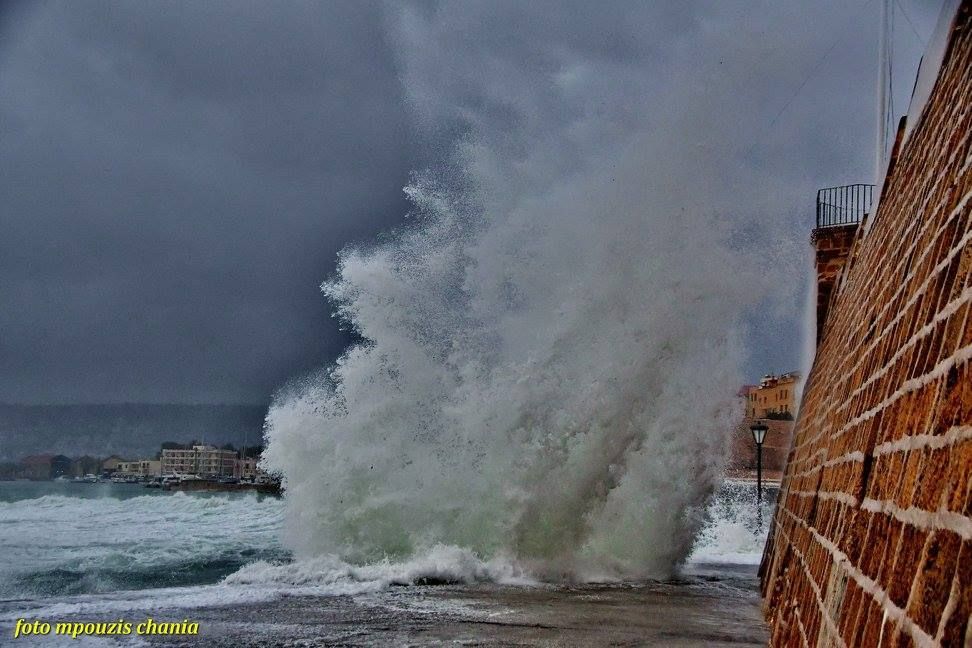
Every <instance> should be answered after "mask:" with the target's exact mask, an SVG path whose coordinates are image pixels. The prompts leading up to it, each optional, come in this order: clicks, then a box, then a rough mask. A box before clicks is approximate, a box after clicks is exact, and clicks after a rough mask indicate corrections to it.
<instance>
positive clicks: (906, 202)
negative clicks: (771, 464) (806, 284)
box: [761, 0, 972, 646]
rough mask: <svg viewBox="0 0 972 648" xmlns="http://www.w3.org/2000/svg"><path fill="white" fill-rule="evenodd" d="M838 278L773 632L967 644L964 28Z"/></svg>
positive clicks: (970, 280)
mask: <svg viewBox="0 0 972 648" xmlns="http://www.w3.org/2000/svg"><path fill="white" fill-rule="evenodd" d="M970 5H972V2H970V1H969V0H965V1H964V2H962V4H961V7H960V9H959V11H958V14H957V16H956V19H955V24H954V30H953V32H952V36H951V40H950V45H949V49H948V50H947V53H946V56H945V59H944V61H943V64H942V67H941V70H940V72H939V77H938V81H937V83H936V86H935V89H934V90H933V93H932V97H931V99H930V101H929V103H928V104H927V107H926V110H925V113H924V117H923V118H922V120H921V122H920V123H919V124H918V125H917V126H916V128H915V130H914V131H913V132H912V133H911V135H910V138H909V139H908V140H907V141H906V142H905V143H904V144H903V145H902V148H901V150H900V151H899V152H898V159H897V162H896V164H895V166H894V168H893V170H892V172H891V174H890V175H889V177H888V179H887V182H886V184H885V188H884V192H883V195H882V198H881V203H880V207H879V208H878V211H877V213H876V214H875V215H874V217H873V220H872V223H871V225H870V228H869V230H868V231H867V233H866V234H861V235H859V238H858V240H857V241H856V242H855V244H854V250H853V252H852V254H853V258H852V264H851V265H850V267H849V268H848V270H847V272H846V273H845V276H844V278H843V279H842V280H841V282H840V284H839V285H838V287H837V288H836V293H835V294H834V296H833V300H832V301H831V307H830V312H829V314H828V315H827V319H826V322H825V326H824V328H823V331H822V338H821V340H820V344H819V347H818V349H817V356H816V359H815V361H814V366H813V369H812V371H811V373H810V375H809V376H808V379H807V384H806V387H805V389H804V396H803V403H802V406H801V409H800V416H799V419H798V421H797V422H796V428H795V431H794V442H793V446H792V448H791V450H790V453H789V460H788V463H787V467H786V471H785V475H784V479H783V486H782V489H781V492H780V499H779V505H778V507H777V512H776V515H775V518H774V522H773V528H772V529H771V532H770V539H769V542H768V543H767V549H766V553H765V555H764V559H763V565H762V566H761V576H762V588H763V594H764V597H765V599H764V601H765V611H766V616H767V620H768V621H769V623H770V628H771V643H772V644H773V645H777V646H782V645H787V646H789V645H797V646H798V645H814V646H817V645H821V646H832V645H836V646H844V645H846V646H856V645H863V646H873V645H879V644H880V645H886V646H912V645H917V646H932V645H952V646H961V645H972V631H970V630H969V615H970V612H972V488H970V484H972V361H970V359H972V223H970V219H972V36H970V28H972V25H970V18H969V14H970Z"/></svg>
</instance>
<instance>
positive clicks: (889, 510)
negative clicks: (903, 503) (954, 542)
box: [861, 497, 972, 540]
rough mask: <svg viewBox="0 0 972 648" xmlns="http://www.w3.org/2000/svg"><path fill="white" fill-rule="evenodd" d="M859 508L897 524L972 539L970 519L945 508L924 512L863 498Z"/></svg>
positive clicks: (971, 522) (919, 509)
mask: <svg viewBox="0 0 972 648" xmlns="http://www.w3.org/2000/svg"><path fill="white" fill-rule="evenodd" d="M861 508H862V509H864V510H865V511H870V512H871V513H883V514H885V515H889V516H891V517H893V518H894V519H896V520H898V522H903V523H905V524H908V525H910V526H913V527H916V528H919V529H924V530H926V531H951V532H952V533H954V534H956V535H958V536H959V537H961V538H962V539H963V540H969V539H972V519H969V518H967V517H965V516H964V515H962V514H961V513H956V512H955V511H949V510H948V509H945V508H940V509H938V510H937V511H926V510H925V509H921V508H918V507H916V506H914V505H912V506H909V507H908V508H901V507H900V506H898V505H897V504H896V503H895V502H892V501H889V500H875V499H871V498H870V497H865V498H864V501H863V502H861Z"/></svg>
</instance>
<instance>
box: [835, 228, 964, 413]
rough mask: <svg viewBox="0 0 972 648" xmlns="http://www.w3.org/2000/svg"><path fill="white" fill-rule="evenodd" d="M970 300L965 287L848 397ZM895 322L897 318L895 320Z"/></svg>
mask: <svg viewBox="0 0 972 648" xmlns="http://www.w3.org/2000/svg"><path fill="white" fill-rule="evenodd" d="M968 236H972V230H969V235H968ZM953 256H954V255H951V256H949V257H948V261H949V262H950V261H951V259H952V258H953ZM943 263H944V262H943ZM939 265H941V264H939ZM946 267H948V264H945V266H944V267H942V268H941V270H939V269H938V267H937V266H936V268H935V270H933V271H932V274H931V275H929V279H930V278H932V277H936V276H938V275H939V274H940V273H941V271H942V270H944V269H945V268H946ZM916 297H917V295H916ZM970 299H972V286H967V287H966V288H965V289H964V290H963V291H962V292H961V293H959V296H958V297H956V298H955V299H953V300H952V301H950V302H949V303H948V304H946V305H945V307H944V308H942V309H941V310H940V311H938V312H937V313H935V317H933V318H932V319H931V321H929V322H928V323H927V324H925V325H924V326H922V327H921V328H920V329H918V330H917V331H916V332H915V334H914V335H912V336H911V338H909V339H908V341H907V342H905V343H904V344H903V345H901V346H900V347H898V350H897V351H895V353H894V355H892V356H891V358H890V359H889V360H888V361H887V363H885V365H884V366H883V367H881V368H880V369H878V370H877V371H875V372H873V373H872V374H871V375H870V376H869V377H868V379H867V380H865V381H864V382H863V383H861V385H860V386H859V387H857V389H855V390H854V391H853V392H852V393H851V395H850V397H851V398H855V397H856V396H857V395H858V394H859V393H861V391H863V390H865V389H867V388H868V387H869V386H871V384H872V383H873V382H874V381H875V380H878V379H879V378H883V377H884V375H885V374H886V373H887V372H888V371H889V370H890V369H891V368H892V367H893V366H894V363H896V362H897V361H898V360H899V359H900V358H901V356H903V355H904V354H905V353H906V352H907V351H908V350H909V349H911V347H913V346H914V345H915V344H916V343H917V342H918V341H919V340H921V339H922V338H924V337H925V336H926V335H928V334H929V333H931V332H932V331H934V330H935V327H936V326H938V324H940V323H941V322H942V320H945V319H948V318H949V317H951V316H952V315H953V314H955V312H956V311H958V309H959V308H961V307H962V306H964V305H965V304H966V303H967V302H968V301H969V300H970ZM914 301H915V300H914V299H912V301H911V302H909V303H908V304H906V305H905V307H904V308H903V309H902V311H901V312H900V313H899V314H898V316H899V317H900V316H901V315H902V314H903V313H904V311H905V310H906V309H908V308H911V306H912V305H913V302H914ZM895 321H897V318H895ZM886 330H887V329H885V331H886ZM883 336H884V333H882V337H883ZM849 402H850V401H844V403H843V404H841V405H840V407H838V408H837V411H838V412H839V411H841V410H843V409H844V408H846V406H847V405H848V403H849Z"/></svg>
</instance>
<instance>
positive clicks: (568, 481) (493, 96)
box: [264, 8, 767, 579]
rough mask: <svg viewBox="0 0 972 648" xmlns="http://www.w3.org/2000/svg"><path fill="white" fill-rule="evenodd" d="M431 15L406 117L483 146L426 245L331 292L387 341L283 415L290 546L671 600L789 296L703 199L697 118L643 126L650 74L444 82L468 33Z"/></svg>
mask: <svg viewBox="0 0 972 648" xmlns="http://www.w3.org/2000/svg"><path fill="white" fill-rule="evenodd" d="M442 11H443V12H448V11H449V10H448V9H446V8H443V9H442ZM406 13H407V14H408V15H405V16H404V17H402V19H401V21H400V24H399V26H398V28H397V29H399V32H398V34H397V39H398V42H399V45H400V47H401V49H402V59H403V69H404V72H403V79H404V81H405V86H406V91H407V93H408V95H409V97H410V99H411V100H412V104H413V106H414V107H415V110H416V113H417V114H418V115H419V117H420V118H421V121H422V122H423V123H424V124H426V125H427V124H429V123H435V122H437V121H443V122H445V123H444V124H443V129H444V130H448V131H450V132H453V131H455V132H460V133H461V135H460V136H459V139H458V141H457V143H456V145H455V147H454V148H453V149H451V151H450V152H449V154H448V155H447V156H446V161H445V162H446V163H445V164H443V165H439V166H433V167H432V168H431V169H430V170H428V171H426V172H422V173H417V174H416V176H415V178H414V180H413V182H412V183H411V184H410V185H409V186H408V187H407V188H406V193H407V195H408V196H409V198H410V199H411V201H412V204H413V210H412V212H411V213H410V214H409V219H408V221H407V222H408V225H407V226H405V227H403V228H402V229H401V230H400V231H398V232H396V233H394V234H393V235H390V236H388V237H387V238H386V239H385V240H384V241H383V242H381V243H379V244H376V245H374V246H372V247H357V248H348V249H346V250H345V251H344V252H343V253H342V254H341V257H340V260H339V266H338V271H337V273H336V275H335V276H334V277H333V278H332V279H330V280H328V281H327V282H326V283H325V284H324V286H323V290H324V293H325V295H326V296H327V298H328V299H329V300H330V301H331V303H333V304H334V306H335V307H336V310H337V314H338V316H339V317H340V318H341V320H342V321H343V322H344V323H346V325H348V326H350V327H353V328H354V329H355V331H356V332H357V333H358V334H359V335H360V337H361V339H362V340H363V341H362V342H361V343H360V344H357V345H355V346H353V347H352V348H350V349H349V350H348V351H347V352H346V353H345V354H344V355H343V356H342V357H341V358H340V360H338V361H337V362H336V363H335V364H334V365H333V366H331V367H327V368H325V369H323V370H321V371H320V372H319V373H318V374H316V375H314V376H310V377H306V378H303V379H301V380H298V381H295V382H294V383H293V384H291V385H289V386H288V387H286V388H284V389H282V390H281V391H280V393H279V394H277V396H276V398H275V400H274V402H273V404H272V406H271V408H270V411H269V413H268V417H267V425H266V431H267V448H266V450H265V454H264V457H265V463H266V465H267V466H268V467H269V468H271V469H274V470H279V471H282V472H283V474H284V475H285V477H286V486H287V491H286V502H287V521H286V533H285V538H286V542H287V543H288V544H289V546H291V547H292V548H293V550H294V551H295V553H296V555H297V556H298V557H299V558H302V559H305V558H308V559H309V558H313V557H315V556H328V555H333V556H336V557H339V559H340V560H342V561H347V562H349V563H352V564H368V563H376V562H380V561H385V560H392V561H407V560H408V559H410V558H412V557H414V556H418V555H422V554H423V553H425V552H428V551H429V550H430V549H431V548H432V547H436V546H452V547H456V548H461V549H462V550H463V551H469V552H472V554H474V555H475V556H477V557H478V558H479V559H481V560H484V561H489V560H492V559H494V558H496V557H499V556H503V557H508V558H509V559H510V560H512V561H514V562H515V563H516V564H517V565H518V566H519V568H521V569H523V570H525V572H527V573H529V574H532V575H533V576H535V577H538V578H545V579H561V578H569V579H589V578H608V577H645V576H654V577H664V576H667V575H668V574H670V573H671V571H672V569H673V568H674V566H675V565H676V564H677V563H678V562H679V561H680V560H683V559H684V558H685V557H686V556H687V555H688V553H689V551H690V549H691V546H692V542H693V537H694V535H695V532H696V530H697V529H698V528H699V526H700V524H701V523H702V518H703V514H702V512H703V510H704V507H705V504H706V502H707V498H708V497H709V496H710V495H711V493H712V492H713V490H714V488H715V487H716V486H717V484H718V483H719V480H720V478H721V472H722V466H723V462H724V458H725V452H726V448H727V446H728V444H727V443H726V434H727V433H728V430H730V429H731V424H730V423H731V421H732V419H733V417H734V416H736V415H737V414H738V412H737V411H736V403H735V402H734V394H735V392H736V390H737V388H738V385H739V384H740V383H741V382H742V380H741V376H740V374H739V371H738V367H739V366H740V363H741V359H742V357H743V351H742V349H741V347H740V343H739V341H738V337H739V331H740V328H741V317H742V314H743V313H744V312H745V310H746V309H747V308H751V307H752V306H753V305H754V304H757V303H759V302H760V300H761V299H762V298H763V296H764V294H765V291H766V286H767V282H766V280H765V278H764V277H762V276H761V274H760V273H759V272H758V268H754V265H755V264H753V263H752V258H751V257H750V256H749V255H748V254H747V252H748V250H747V249H745V247H741V246H740V245H738V244H734V243H732V242H731V241H733V237H734V236H737V235H738V230H737V225H738V223H733V222H732V220H731V219H730V218H728V217H727V216H725V215H724V214H722V213H721V212H720V211H718V210H715V209H713V207H712V206H713V204H714V200H713V198H714V197H715V196H717V195H718V193H719V191H718V190H719V189H720V187H719V186H716V184H715V183H705V182H703V183H698V182H692V183H690V182H689V179H690V178H694V180H698V179H699V178H700V177H702V178H705V177H713V178H715V177H717V175H716V174H715V173H710V172H711V171H712V165H713V163H712V161H711V159H710V158H711V156H712V155H713V151H712V150H711V145H710V144H709V143H707V144H706V146H705V147H701V148H700V147H697V146H685V142H684V141H682V140H681V136H680V135H679V133H680V132H684V130H685V127H686V126H687V125H688V124H684V123H681V122H680V121H679V120H680V119H681V113H678V112H677V111H675V112H673V113H672V115H670V116H668V117H666V118H665V119H666V120H667V122H666V123H667V124H668V125H670V126H672V129H670V130H666V129H665V128H659V127H658V126H659V124H662V122H661V119H660V118H657V117H656V123H655V125H654V126H655V128H648V124H647V122H643V121H640V118H639V115H638V114H637V112H632V111H631V110H630V105H631V103H630V102H631V100H632V99H633V98H641V99H644V100H645V101H646V102H647V99H648V97H649V88H648V87H647V85H646V82H645V81H644V80H643V79H640V78H639V77H638V76H637V74H638V71H637V70H636V69H633V68H619V67H618V66H617V65H615V67H613V68H611V69H610V70H608V72H610V73H609V74H604V72H605V70H603V69H602V70H600V72H601V74H599V73H598V71H597V70H595V68H594V67H592V63H591V62H590V61H585V60H584V56H585V55H586V54H588V53H586V52H578V51H575V50H571V49H570V48H569V47H568V46H567V45H564V48H566V49H564V48H561V49H557V48H556V47H553V48H552V49H551V51H550V53H549V57H546V58H544V57H541V58H540V60H538V61H533V60H526V61H521V60H514V59H515V56H514V55H513V54H509V53H503V54H500V55H497V56H485V55H483V53H482V52H479V51H478V50H477V51H476V53H474V54H459V55H456V56H452V57H451V58H450V56H443V57H440V58H436V60H435V61H432V60H430V59H429V57H428V56H427V53H428V52H430V51H435V49H436V39H437V38H439V37H440V36H442V33H444V32H442V31H441V30H439V31H436V29H433V28H432V27H430V26H429V22H428V21H433V22H434V20H435V16H432V17H429V15H425V14H423V13H422V12H416V13H414V14H410V13H408V12H406ZM433 13H434V12H433ZM415 43H422V46H421V47H415V46H414V45H415ZM416 53H418V54H416ZM491 54H496V53H495V52H491ZM477 56H480V58H477ZM463 57H465V59H464V58H463ZM504 57H505V58H504ZM432 58H435V57H432ZM443 60H449V61H450V63H449V65H447V66H442V65H439V63H441V61H443ZM598 64H600V65H608V66H609V67H610V66H611V65H612V64H611V63H605V62H604V61H599V62H598ZM477 65H482V66H485V69H483V70H480V69H479V68H477ZM504 75H505V77H506V78H505V79H504V81H508V82H509V83H510V84H515V85H517V87H518V91H517V92H516V93H513V94H512V95H510V94H509V93H506V92H505V90H504V85H503V83H501V82H498V79H499V78H503V77H504ZM531 75H532V77H531ZM480 82H481V84H480V85H481V87H480V85H477V86H476V87H475V89H474V90H471V89H470V88H469V87H468V86H469V84H477V83H480ZM612 84H613V85H612ZM595 90H596V91H598V92H600V93H601V95H600V96H601V97H602V99H603V100H602V101H601V102H600V103H592V102H591V101H589V97H590V96H591V94H590V93H591V92H593V91H595ZM612 93H614V94H612ZM639 93H643V94H641V95H639ZM470 96H475V97H477V98H478V99H477V100H476V101H471V100H470ZM612 99H614V100H616V101H611V100H612ZM450 120H451V121H450ZM718 145H719V144H718V143H716V144H715V146H718Z"/></svg>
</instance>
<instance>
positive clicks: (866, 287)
mask: <svg viewBox="0 0 972 648" xmlns="http://www.w3.org/2000/svg"><path fill="white" fill-rule="evenodd" d="M968 139H969V134H968V133H966V134H965V135H964V136H963V137H962V139H961V140H960V142H959V144H958V146H956V148H955V150H954V151H953V152H952V154H951V155H950V156H949V159H948V162H946V164H945V167H944V168H946V169H947V168H948V167H950V166H951V165H952V164H953V163H954V162H955V157H956V156H957V155H959V153H960V151H961V150H962V147H963V146H965V143H966V142H967V141H968ZM970 163H972V151H970V152H968V153H966V160H965V163H964V164H963V166H962V170H961V171H959V172H957V173H956V175H955V176H954V177H952V176H951V175H950V174H948V173H941V174H939V175H938V176H937V177H936V178H935V181H934V183H933V184H932V186H931V187H930V188H929V190H928V192H927V194H926V195H925V197H924V199H923V200H922V201H921V204H920V206H918V207H917V208H913V207H909V206H908V205H902V206H900V207H898V208H897V209H900V210H907V211H913V212H914V213H915V216H914V217H913V218H911V219H909V221H908V224H907V225H906V226H905V228H904V229H903V230H900V231H898V232H893V231H891V230H889V231H888V232H882V234H887V235H889V236H890V234H891V233H895V234H898V236H896V237H895V238H897V239H899V240H901V241H910V243H909V244H908V247H907V248H906V249H905V250H904V251H903V252H900V251H895V255H894V256H895V257H897V259H898V261H897V263H895V265H894V266H893V268H892V269H891V272H892V273H897V272H898V269H899V268H901V267H902V266H903V265H904V263H905V259H907V257H908V254H910V253H911V252H912V251H913V250H914V249H915V248H916V246H917V245H918V243H919V241H920V240H921V237H922V236H923V235H924V233H925V232H926V231H927V229H928V227H930V226H931V224H932V222H933V221H932V219H928V218H924V215H925V214H926V213H928V212H929V210H928V203H929V202H930V201H931V200H932V198H934V197H935V196H937V195H939V189H940V188H941V187H940V185H942V184H943V183H947V184H954V183H957V182H959V181H960V180H961V178H962V176H963V175H964V174H965V169H967V168H968V167H969V164H970ZM967 198H968V196H967V195H966V199H967ZM947 201H948V193H947V192H942V194H941V197H940V198H939V200H938V202H937V203H936V204H935V206H934V209H933V210H932V211H931V212H930V213H935V214H937V213H939V212H940V211H941V208H942V206H943V205H944V203H945V202H947ZM893 207H895V206H894V205H889V206H888V209H892V208H893ZM954 215H955V213H954V210H953V212H952V213H950V214H949V215H948V216H947V217H946V221H945V222H946V224H947V222H948V221H949V220H951V218H952V217H953V216H954ZM876 218H877V215H875V219H876ZM918 226H920V228H921V229H920V230H919V231H918V232H917V233H916V234H915V235H911V230H913V229H914V228H915V227H918ZM939 233H940V232H939ZM878 235H879V234H878V232H873V233H872V236H878ZM936 237H937V235H936ZM874 242H875V243H876V245H873V246H872V248H871V249H873V250H883V249H884V248H885V247H886V246H885V245H884V241H883V239H882V240H877V239H875V241H874ZM926 251H927V248H926ZM923 258H924V255H923V256H922V259H923ZM920 260H921V259H919V261H920ZM915 265H917V264H915ZM878 280H879V277H878V275H877V274H871V275H868V276H867V278H866V279H865V280H864V281H865V283H864V284H862V285H861V290H862V291H865V292H867V291H870V290H871V289H872V288H873V284H874V282H876V281H878ZM841 292H843V291H841ZM889 305H890V301H887V302H886V303H885V306H884V307H883V308H882V309H881V311H880V313H883V312H884V310H885V309H887V308H888V307H889Z"/></svg>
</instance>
